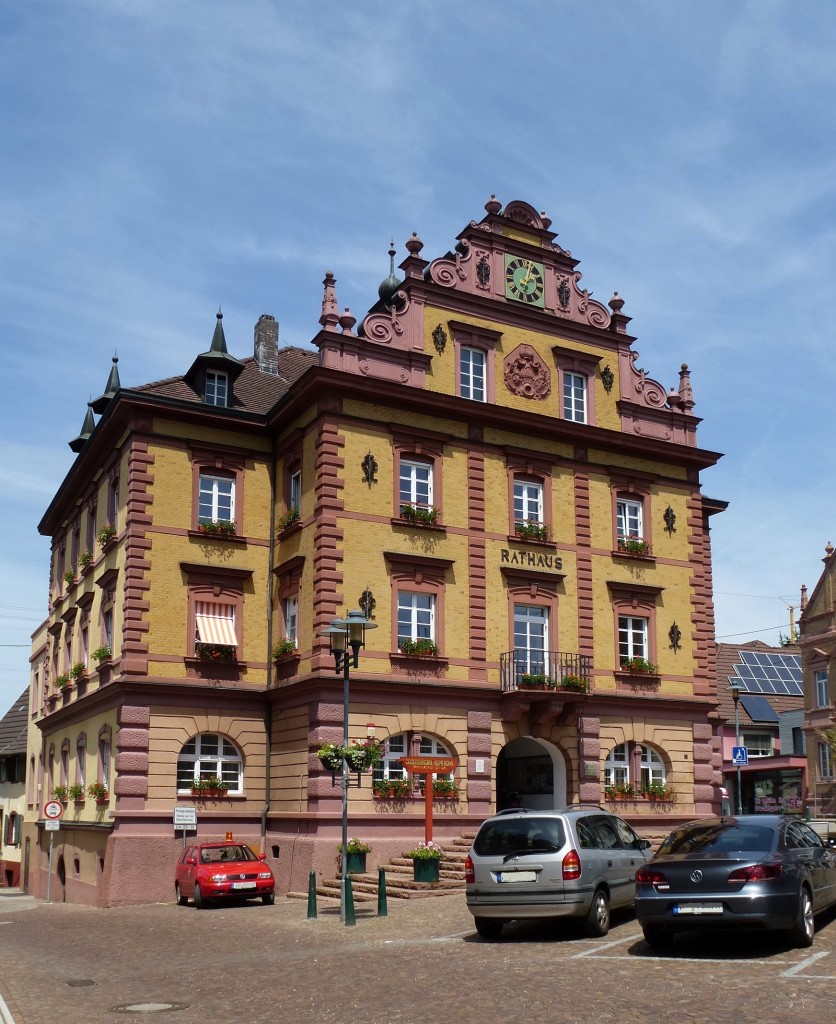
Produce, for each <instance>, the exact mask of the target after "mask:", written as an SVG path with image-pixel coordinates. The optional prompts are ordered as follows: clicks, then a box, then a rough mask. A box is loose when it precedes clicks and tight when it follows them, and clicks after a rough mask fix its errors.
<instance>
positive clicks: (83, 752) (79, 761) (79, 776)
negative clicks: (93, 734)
mask: <svg viewBox="0 0 836 1024" xmlns="http://www.w3.org/2000/svg"><path fill="white" fill-rule="evenodd" d="M75 758H76V772H75V777H76V782H78V783H79V785H81V786H84V785H86V783H87V740H86V739H85V737H84V736H79V738H78V740H77V741H76V745H75Z"/></svg>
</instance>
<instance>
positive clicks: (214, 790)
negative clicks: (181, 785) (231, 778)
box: [192, 775, 229, 797]
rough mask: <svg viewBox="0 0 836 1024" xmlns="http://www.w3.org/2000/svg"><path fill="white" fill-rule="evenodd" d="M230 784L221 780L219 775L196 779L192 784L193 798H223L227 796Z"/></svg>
mask: <svg viewBox="0 0 836 1024" xmlns="http://www.w3.org/2000/svg"><path fill="white" fill-rule="evenodd" d="M228 789H229V783H227V782H224V781H223V779H219V778H218V776H217V775H207V776H206V777H205V778H201V779H195V781H194V782H193V783H192V796H202V797H221V796H226V791H227V790H228Z"/></svg>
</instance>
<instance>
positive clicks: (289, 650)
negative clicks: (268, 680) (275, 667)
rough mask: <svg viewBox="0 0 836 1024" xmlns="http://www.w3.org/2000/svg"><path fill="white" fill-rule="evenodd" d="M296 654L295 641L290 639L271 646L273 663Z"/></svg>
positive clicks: (287, 638) (286, 638)
mask: <svg viewBox="0 0 836 1024" xmlns="http://www.w3.org/2000/svg"><path fill="white" fill-rule="evenodd" d="M295 653H296V641H295V640H292V639H291V638H290V637H285V639H284V640H279V642H278V643H275V644H273V661H279V660H280V659H282V658H289V657H291V656H292V655H294V654H295Z"/></svg>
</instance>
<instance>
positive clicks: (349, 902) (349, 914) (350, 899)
mask: <svg viewBox="0 0 836 1024" xmlns="http://www.w3.org/2000/svg"><path fill="white" fill-rule="evenodd" d="M345 923H346V924H357V918H356V917H355V916H354V892H353V891H352V888H351V875H346V876H345Z"/></svg>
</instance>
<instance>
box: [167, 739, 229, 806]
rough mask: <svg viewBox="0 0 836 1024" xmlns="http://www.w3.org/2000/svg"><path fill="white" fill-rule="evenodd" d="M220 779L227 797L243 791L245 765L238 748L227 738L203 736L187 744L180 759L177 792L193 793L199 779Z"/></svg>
mask: <svg viewBox="0 0 836 1024" xmlns="http://www.w3.org/2000/svg"><path fill="white" fill-rule="evenodd" d="M213 777H214V778H218V779H220V780H221V782H224V783H226V785H227V793H230V794H235V795H240V794H241V793H243V790H244V765H243V759H242V757H241V754H240V752H239V750H238V748H237V747H236V746H235V744H234V743H232V742H231V741H230V740H228V739H227V738H226V737H225V736H219V735H218V734H217V733H203V734H202V735H200V736H195V737H194V738H193V739H190V740H189V742H188V743H186V744H185V746H184V747H183V749H182V750H181V751H180V754H179V756H178V758H177V792H178V793H190V792H191V791H192V787H193V786H194V784H195V782H198V781H199V780H200V779H210V778H213Z"/></svg>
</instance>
